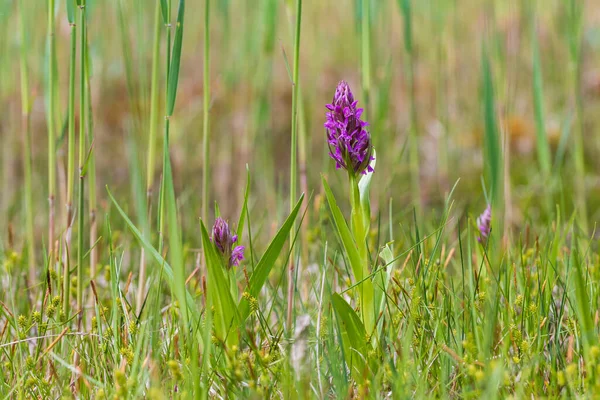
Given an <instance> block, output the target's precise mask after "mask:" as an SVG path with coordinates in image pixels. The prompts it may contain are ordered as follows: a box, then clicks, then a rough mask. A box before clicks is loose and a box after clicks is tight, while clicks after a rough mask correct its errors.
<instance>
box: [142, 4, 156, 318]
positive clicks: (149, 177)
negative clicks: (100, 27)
mask: <svg viewBox="0 0 600 400" xmlns="http://www.w3.org/2000/svg"><path fill="white" fill-rule="evenodd" d="M160 31H161V25H160V1H157V2H156V7H155V10H154V43H153V50H152V78H151V79H152V81H151V88H150V124H149V126H150V136H149V137H148V159H147V168H146V206H147V212H148V216H147V221H146V224H145V225H146V231H145V232H144V234H145V235H146V236H147V237H150V229H151V221H152V218H151V215H152V193H153V191H154V189H153V187H154V159H155V157H156V133H157V131H158V118H157V117H158V112H159V111H158V105H159V101H158V100H159V97H158V94H159V90H158V85H159V83H158V73H159V70H160V68H159V64H158V60H159V59H160ZM145 254H146V253H145V249H144V248H143V247H142V249H141V255H140V275H139V278H138V281H139V282H138V292H137V311H138V313H139V312H140V311H141V307H142V304H143V302H144V292H145V287H144V286H145V284H146V257H145Z"/></svg>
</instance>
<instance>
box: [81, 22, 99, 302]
mask: <svg viewBox="0 0 600 400" xmlns="http://www.w3.org/2000/svg"><path fill="white" fill-rule="evenodd" d="M85 54H86V62H85V67H84V73H85V80H86V85H87V87H86V91H85V109H86V113H85V123H86V126H87V137H88V143H89V144H90V146H92V145H93V143H94V130H93V128H94V121H93V117H92V115H93V114H92V93H91V83H90V60H89V46H88V43H87V34H86V43H85ZM86 175H87V177H88V181H89V184H88V207H89V219H90V220H89V224H90V246H92V247H91V249H90V279H95V277H96V265H97V263H98V249H97V246H96V241H97V240H98V223H97V221H96V208H97V198H96V152H95V151H94V148H93V147H92V148H91V149H90V155H89V160H88V161H87V174H86ZM90 304H91V305H93V297H92V296H90Z"/></svg>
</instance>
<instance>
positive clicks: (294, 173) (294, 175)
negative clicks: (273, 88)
mask: <svg viewBox="0 0 600 400" xmlns="http://www.w3.org/2000/svg"><path fill="white" fill-rule="evenodd" d="M301 25H302V0H296V25H295V34H294V69H293V71H294V72H293V75H292V76H293V82H292V84H293V87H292V138H291V154H290V200H289V201H290V213H291V212H292V211H293V210H294V201H295V199H296V186H297V185H298V183H297V182H298V170H297V169H298V162H297V161H296V159H297V155H298V148H297V147H298V139H297V136H298V132H297V129H298V124H297V122H298V121H297V118H298V91H299V88H300V87H299V80H298V76H299V70H300V28H301ZM291 231H292V232H295V231H296V222H295V221H294V223H293V224H292V230H291ZM293 247H294V243H293V241H292V240H290V251H292V249H293ZM294 286H295V282H294V256H293V253H292V257H290V265H289V268H288V293H287V318H286V322H287V323H286V327H287V330H288V333H291V331H292V311H293V308H294Z"/></svg>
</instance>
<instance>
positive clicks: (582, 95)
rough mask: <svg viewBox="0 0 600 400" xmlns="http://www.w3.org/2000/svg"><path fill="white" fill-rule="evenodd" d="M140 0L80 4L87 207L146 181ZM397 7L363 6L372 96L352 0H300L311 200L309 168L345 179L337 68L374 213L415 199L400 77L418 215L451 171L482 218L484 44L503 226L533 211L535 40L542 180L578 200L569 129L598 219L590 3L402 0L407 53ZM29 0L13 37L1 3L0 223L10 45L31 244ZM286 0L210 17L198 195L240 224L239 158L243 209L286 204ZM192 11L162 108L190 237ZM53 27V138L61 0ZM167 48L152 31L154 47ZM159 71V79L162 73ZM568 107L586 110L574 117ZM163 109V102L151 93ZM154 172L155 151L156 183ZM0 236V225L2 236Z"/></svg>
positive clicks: (194, 99)
mask: <svg viewBox="0 0 600 400" xmlns="http://www.w3.org/2000/svg"><path fill="white" fill-rule="evenodd" d="M150 3H152V2H149V1H147V0H128V1H122V0H111V1H107V2H101V1H92V0H89V1H88V5H87V11H88V29H89V30H88V40H89V46H90V54H89V61H90V65H91V82H90V84H91V90H92V113H93V125H94V135H95V142H94V149H95V153H96V165H97V167H96V168H97V189H98V191H97V193H98V198H99V208H100V214H102V210H106V209H107V208H108V207H109V203H108V202H107V196H106V192H105V190H104V187H105V186H108V187H109V188H110V189H111V191H113V192H114V193H115V194H116V196H117V198H119V199H123V200H122V202H123V203H124V205H125V207H126V208H128V210H129V212H133V211H134V210H133V209H134V208H135V206H134V201H133V198H134V194H135V193H134V191H135V186H136V183H135V182H140V185H143V182H144V178H143V177H144V174H145V171H146V166H145V165H146V149H147V146H148V143H147V141H148V129H149V127H148V124H149V121H148V114H149V102H150V73H151V62H152V38H153V21H154V4H150ZM401 3H402V1H400V0H398V1H397V0H377V1H372V2H371V10H370V21H371V35H372V36H371V39H370V46H371V57H370V60H369V61H370V65H371V70H370V74H369V75H370V79H371V87H370V89H369V101H368V103H367V102H366V99H365V92H364V85H363V78H362V76H361V73H362V71H363V64H362V61H361V57H362V52H361V40H362V39H361V23H362V21H363V15H362V9H361V2H360V0H356V1H351V0H346V1H337V0H326V1H306V2H305V4H304V8H303V16H302V37H301V49H300V88H301V105H300V114H299V133H300V141H299V163H300V167H299V170H300V174H301V177H300V181H301V187H300V188H299V189H300V190H301V191H306V192H308V193H309V194H313V199H315V200H317V201H319V198H320V197H319V196H320V195H319V194H320V193H321V190H322V189H321V185H320V174H321V173H326V174H327V175H328V176H329V179H330V180H331V181H333V182H339V184H332V186H334V187H337V189H336V190H338V191H340V193H341V192H342V191H345V186H344V185H345V183H344V181H345V174H343V173H342V172H339V173H337V174H336V173H335V167H334V165H333V162H332V161H331V160H330V159H329V158H328V155H327V151H328V150H327V144H326V141H325V132H324V128H323V123H324V119H325V107H324V106H325V104H326V103H328V102H330V100H331V98H332V95H333V93H334V90H335V86H336V84H337V83H338V81H340V80H342V79H344V80H347V81H348V82H349V83H350V85H351V87H352V88H353V90H354V91H355V95H356V97H357V98H358V100H359V105H361V106H363V107H364V106H366V107H367V109H366V111H365V118H366V119H367V120H368V121H369V122H370V126H371V128H370V131H371V133H372V136H373V142H374V145H375V148H376V150H377V169H376V174H375V178H374V181H373V188H372V197H373V200H372V203H373V206H374V207H375V208H376V209H378V210H381V211H382V215H383V217H382V218H383V219H386V218H387V209H388V204H389V201H390V199H391V198H393V199H394V200H393V201H394V213H398V214H401V215H400V218H405V219H410V218H411V216H410V214H411V213H412V208H413V204H412V203H411V201H412V193H413V192H412V189H411V179H410V174H409V163H408V161H407V157H408V150H407V148H408V147H407V143H408V142H407V138H408V133H409V131H410V129H411V115H412V114H411V105H412V100H411V88H414V105H415V108H414V110H415V122H416V124H415V125H414V129H415V132H416V135H417V137H418V149H419V156H420V157H419V158H420V159H419V177H420V182H421V187H422V193H421V202H422V204H423V206H424V208H423V209H424V211H425V213H427V214H428V215H436V212H437V211H436V210H438V209H439V205H440V204H442V202H443V200H444V197H445V195H446V194H447V193H448V191H449V190H450V189H451V188H452V187H453V185H454V184H455V183H456V181H457V180H458V179H459V178H460V182H459V184H458V185H457V188H456V192H455V199H456V201H457V207H459V209H461V208H462V209H465V208H466V207H473V213H475V212H477V213H478V212H480V210H482V209H483V208H484V207H485V198H484V194H483V190H482V178H484V179H485V173H484V171H485V161H486V160H485V156H484V155H485V152H484V143H483V137H484V130H485V120H484V113H483V100H482V91H481V87H482V84H481V83H482V68H481V66H482V54H487V55H488V56H489V59H490V65H491V70H492V78H493V83H494V91H495V97H494V101H495V109H496V112H497V114H496V115H497V123H498V126H499V132H500V137H501V142H502V146H503V148H504V153H503V155H504V159H505V161H506V162H505V164H504V177H505V182H504V185H505V186H504V187H505V188H506V189H508V194H505V199H507V200H508V201H507V202H506V205H505V206H506V209H507V215H508V219H507V222H508V225H509V226H511V227H516V228H520V227H522V226H523V225H524V224H525V223H526V222H528V220H533V221H535V220H536V219H538V218H543V217H544V215H545V214H544V211H543V209H542V207H541V206H540V204H541V201H542V197H543V196H546V195H547V192H546V191H544V190H543V186H544V185H546V184H547V181H545V180H543V179H541V175H540V170H539V168H538V163H537V161H536V128H535V118H534V106H533V104H534V102H533V76H532V75H533V51H532V48H533V47H532V43H533V39H534V38H535V39H536V40H537V42H538V43H539V51H540V57H541V58H540V60H541V71H542V77H543V82H542V83H543V93H544V97H543V106H544V120H545V127H546V135H547V138H548V142H549V143H550V146H551V151H552V162H553V174H554V176H556V177H558V178H559V179H558V182H559V184H558V185H559V186H560V189H559V190H558V191H557V192H556V193H558V194H556V196H558V197H560V199H559V200H560V201H561V202H562V203H561V204H562V205H563V207H564V210H565V211H566V212H567V213H569V212H571V211H573V209H574V201H573V198H572V197H573V196H572V192H573V188H572V184H573V175H574V169H573V162H572V158H573V157H572V138H573V136H574V135H575V134H576V132H578V131H581V134H582V135H583V139H584V144H585V145H584V150H585V152H584V154H585V169H586V176H585V189H586V198H587V204H588V209H589V215H590V220H591V221H593V220H595V218H596V217H598V213H597V210H598V207H597V205H598V201H599V200H600V193H598V187H599V186H600V185H599V184H600V181H599V175H598V171H599V167H600V161H599V158H598V154H599V150H600V149H599V145H600V135H599V134H598V131H599V129H600V5H599V4H597V3H596V2H595V1H591V0H590V1H563V0H543V1H514V0H510V1H493V0H490V1H486V0H461V1H457V0H421V1H415V2H413V4H412V33H413V38H412V39H413V53H412V58H411V57H410V56H409V53H408V52H407V48H406V42H405V39H406V30H405V27H406V25H405V20H403V15H402V8H401ZM25 4H26V5H27V9H26V12H25V13H24V18H25V24H26V27H27V29H26V35H25V37H19V35H18V29H17V18H16V4H15V2H14V1H11V0H2V1H1V2H0V26H1V28H0V29H2V31H3V32H2V33H1V34H0V54H2V59H1V62H0V114H1V116H0V141H1V143H2V146H1V151H0V168H1V174H0V175H1V176H0V179H1V181H0V191H1V195H0V226H1V227H8V226H11V227H12V230H13V231H15V232H16V236H17V237H18V236H21V234H22V228H21V227H22V219H21V218H22V207H21V204H22V203H21V201H22V195H23V192H22V177H23V169H22V157H21V154H22V152H21V150H20V149H21V147H22V133H23V132H22V127H21V106H20V94H19V90H20V79H19V58H18V52H19V48H20V45H21V44H22V43H23V42H24V41H25V42H26V43H27V45H28V52H27V60H28V63H29V66H28V75H29V80H30V82H29V83H30V86H31V89H32V113H31V123H32V125H31V126H32V139H33V140H32V155H33V188H34V210H35V216H34V217H35V221H34V222H35V226H36V228H38V229H36V232H35V235H36V239H38V240H40V243H41V242H42V237H43V235H44V234H45V232H46V229H45V228H44V229H42V227H45V226H46V224H47V220H46V219H47V214H46V209H47V123H48V119H47V112H46V111H47V110H46V105H47V102H46V80H47V75H48V74H47V61H46V57H47V30H46V29H47V10H46V6H45V4H42V2H39V1H34V0H27V1H25ZM293 7H294V4H293V2H291V1H283V0H253V1H244V0H219V1H215V2H214V4H213V6H212V9H211V11H210V13H211V15H210V19H211V28H210V29H211V37H210V43H211V47H210V54H211V61H210V84H211V87H210V94H211V98H210V104H211V106H210V132H211V136H210V137H211V139H210V149H211V150H210V154H211V159H210V171H209V174H210V176H211V177H212V180H211V183H210V193H209V196H210V201H209V204H212V203H213V202H218V203H219V206H220V209H221V213H222V214H223V215H225V216H230V218H232V219H234V218H237V215H238V213H239V207H240V205H241V202H242V200H243V192H244V187H245V182H246V165H248V168H249V171H250V175H251V177H252V186H251V187H252V190H251V200H250V204H251V208H252V215H253V216H254V219H255V220H257V221H264V223H265V226H266V227H267V228H268V229H271V226H272V227H274V226H275V224H276V222H277V221H280V220H281V218H282V217H283V216H284V214H285V213H286V212H287V210H288V208H289V206H288V199H287V197H288V193H289V186H288V185H289V159H290V127H291V97H292V84H291V79H290V74H289V69H290V67H289V66H288V65H291V64H292V60H293V18H294V10H293ZM574 15H576V17H574ZM577 16H581V20H578V19H577V18H578V17H577ZM574 18H575V22H574ZM203 21H204V16H203V6H202V4H201V2H194V1H190V2H189V3H188V5H187V9H186V26H185V33H184V42H183V54H182V63H181V73H180V81H179V91H178V95H177V103H176V107H175V113H174V116H173V117H172V118H171V146H170V148H171V154H172V160H173V168H174V177H175V183H176V191H177V193H178V201H179V204H180V209H181V214H180V215H181V216H182V222H183V224H184V227H185V228H186V230H188V229H189V230H190V232H196V233H191V235H197V218H198V217H199V216H200V208H201V206H200V204H201V201H200V199H201V197H202V196H203V193H202V172H203V171H202V165H203V157H202V123H203V118H202V102H203V97H202V96H203V72H202V71H203V62H204V60H203V50H204V47H203V40H204V35H203V27H204V25H203ZM56 28H57V30H56V35H57V37H56V44H57V55H58V56H57V64H56V65H57V70H58V76H59V80H58V88H59V99H58V114H59V115H63V116H64V117H63V118H64V120H63V121H55V123H56V125H57V127H58V130H59V133H60V132H64V130H63V129H62V127H64V126H65V125H64V122H65V121H66V115H67V90H68V62H69V61H68V60H69V32H70V29H69V25H68V22H67V17H66V10H65V6H64V4H63V2H57V5H56ZM573 43H576V44H577V45H578V46H580V52H579V54H580V58H579V60H578V62H573V60H572V56H571V53H570V49H571V47H570V46H572V45H573ZM164 47H165V46H164V40H162V41H161V52H162V53H163V55H164V52H165V48H164ZM163 64H164V63H163ZM411 64H412V66H413V71H414V76H413V78H414V80H412V81H411V75H410V70H411ZM159 76H160V79H161V82H162V83H163V84H164V76H165V74H164V70H162V71H161V72H160V74H159ZM578 101H579V104H580V105H581V111H582V112H581V114H579V113H578V112H577V104H578ZM161 104H162V105H161V110H162V109H164V96H163V95H162V94H161ZM579 122H580V124H579ZM76 123H78V117H77V116H76ZM160 132H162V131H159V135H158V143H157V151H158V153H157V154H159V155H160V149H161V140H162V139H161V137H162V135H161V134H160ZM57 143H58V148H57V151H58V177H59V180H58V188H59V192H58V194H57V199H56V204H57V207H58V208H57V213H58V215H57V221H62V220H63V218H62V216H61V215H60V214H61V213H63V212H64V210H63V206H62V205H63V204H64V191H65V185H66V182H65V177H64V174H65V168H66V166H65V163H66V140H65V139H64V138H62V136H61V137H59V138H57ZM160 170H161V158H160V156H159V157H157V159H156V172H157V174H156V184H155V186H156V187H155V193H156V192H157V189H156V188H157V183H158V179H159V174H160ZM136 174H137V175H136ZM135 176H138V178H135ZM140 177H141V178H140ZM132 182H133V183H132ZM142 189H144V188H142ZM506 196H508V197H506ZM128 199H129V200H128ZM314 208H315V209H316V208H317V206H315V207H314ZM263 217H264V218H263ZM309 218H310V213H309ZM102 223H103V222H102V218H100V224H102ZM60 225H61V224H60V223H58V225H57V226H60ZM7 232H8V230H7V229H6V228H3V229H2V233H1V234H0V235H2V236H4V235H6V234H7Z"/></svg>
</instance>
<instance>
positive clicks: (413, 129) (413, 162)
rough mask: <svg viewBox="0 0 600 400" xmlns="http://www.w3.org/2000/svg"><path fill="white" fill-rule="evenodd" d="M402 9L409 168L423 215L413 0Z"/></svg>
mask: <svg viewBox="0 0 600 400" xmlns="http://www.w3.org/2000/svg"><path fill="white" fill-rule="evenodd" d="M400 9H401V10H402V17H403V21H404V50H405V51H406V55H407V60H406V80H407V83H408V90H409V97H410V127H409V131H408V142H409V169H410V176H411V182H412V190H411V193H412V200H413V201H412V203H413V204H414V207H415V208H416V210H417V215H421V180H420V179H419V135H418V126H417V124H418V116H417V98H416V82H415V56H414V43H413V21H412V5H411V0H400Z"/></svg>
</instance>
